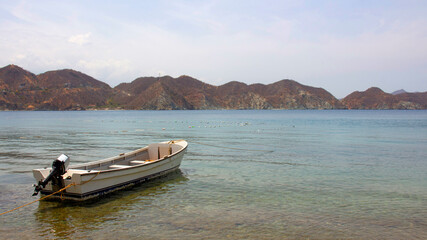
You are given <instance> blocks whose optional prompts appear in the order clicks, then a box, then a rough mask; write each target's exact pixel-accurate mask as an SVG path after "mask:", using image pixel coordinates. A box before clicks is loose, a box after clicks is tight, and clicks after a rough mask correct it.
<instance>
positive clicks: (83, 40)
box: [68, 32, 92, 46]
mask: <svg viewBox="0 0 427 240" xmlns="http://www.w3.org/2000/svg"><path fill="white" fill-rule="evenodd" d="M91 35H92V33H90V32H88V33H85V34H77V35H74V36H71V37H70V38H68V42H70V43H74V44H77V45H79V46H82V45H84V44H87V43H89V42H90V36H91Z"/></svg>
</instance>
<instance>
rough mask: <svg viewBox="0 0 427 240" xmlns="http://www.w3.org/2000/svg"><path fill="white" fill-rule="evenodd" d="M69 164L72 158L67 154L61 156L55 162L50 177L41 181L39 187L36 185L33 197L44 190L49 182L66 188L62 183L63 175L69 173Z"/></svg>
mask: <svg viewBox="0 0 427 240" xmlns="http://www.w3.org/2000/svg"><path fill="white" fill-rule="evenodd" d="M69 163H70V158H69V157H68V156H67V155H65V154H61V156H59V157H58V158H57V159H56V160H55V161H53V163H52V171H51V172H50V174H49V176H47V178H45V179H44V181H43V182H42V181H39V183H38V184H37V185H34V186H35V189H34V193H33V196H36V195H37V194H38V193H39V192H40V191H41V190H42V189H43V188H45V187H46V185H47V184H48V183H49V181H52V185H55V186H59V187H60V188H63V187H64V186H63V183H62V175H64V174H65V173H66V172H67V168H68V164H69Z"/></svg>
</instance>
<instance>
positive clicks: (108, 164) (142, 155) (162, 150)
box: [64, 141, 185, 177]
mask: <svg viewBox="0 0 427 240" xmlns="http://www.w3.org/2000/svg"><path fill="white" fill-rule="evenodd" d="M184 147H185V145H183V144H175V143H174V142H172V141H171V142H163V143H152V144H150V145H148V146H147V147H144V148H141V149H138V150H135V151H132V152H129V153H122V154H120V155H119V156H116V157H112V158H107V159H103V160H99V161H95V162H90V163H85V164H79V165H74V166H70V167H69V169H68V170H67V173H66V174H64V177H67V176H71V175H72V174H73V173H77V172H81V173H82V172H92V171H94V172H95V171H106V170H118V169H124V168H130V167H133V166H139V165H145V164H150V163H154V162H157V161H160V160H162V159H164V158H166V157H169V156H170V155H173V154H175V153H177V152H179V151H180V150H182V149H183V148H184Z"/></svg>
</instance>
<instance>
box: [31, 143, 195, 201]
mask: <svg viewBox="0 0 427 240" xmlns="http://www.w3.org/2000/svg"><path fill="white" fill-rule="evenodd" d="M187 146H188V143H187V142H186V141H185V140H175V141H169V142H160V143H153V144H150V145H148V146H146V147H143V148H140V149H137V150H135V151H132V152H129V153H122V154H120V155H119V156H115V157H111V158H107V159H103V160H99V161H94V162H88V163H84V164H78V165H71V166H69V167H68V164H69V160H70V159H69V157H68V156H67V155H64V154H63V155H61V156H60V157H59V158H58V159H56V160H55V161H54V162H53V164H52V168H44V169H34V170H33V175H34V178H35V179H36V180H37V182H38V184H37V185H35V190H34V194H33V195H37V194H38V192H40V193H41V194H42V195H45V196H47V195H51V196H49V198H60V199H69V200H76V201H84V200H87V199H91V198H94V197H98V196H102V195H105V194H108V193H111V192H113V191H117V190H120V189H123V188H126V187H129V186H132V185H135V184H138V183H142V182H145V181H147V180H150V179H153V178H156V177H160V176H162V175H165V174H167V173H170V172H172V171H174V170H176V169H178V168H179V166H180V164H181V161H182V158H183V156H184V153H185V151H186V149H187Z"/></svg>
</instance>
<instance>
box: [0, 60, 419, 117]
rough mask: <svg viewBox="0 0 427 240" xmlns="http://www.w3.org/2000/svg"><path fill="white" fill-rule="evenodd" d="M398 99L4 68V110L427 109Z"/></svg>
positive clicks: (294, 86)
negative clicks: (114, 82) (112, 80)
mask: <svg viewBox="0 0 427 240" xmlns="http://www.w3.org/2000/svg"><path fill="white" fill-rule="evenodd" d="M394 94H395V95H393V94H388V93H385V92H383V91H382V90H381V89H379V88H370V89H368V90H366V91H364V92H353V93H352V94H350V95H348V96H347V97H345V98H344V99H343V100H342V101H339V100H338V99H336V98H335V97H334V96H333V95H332V94H330V93H329V92H327V91H326V90H324V89H322V88H315V87H310V86H305V85H302V84H300V83H298V82H296V81H293V80H281V81H278V82H275V83H272V84H268V85H264V84H251V85H247V84H245V83H241V82H235V81H233V82H229V83H226V84H224V85H221V86H213V85H210V84H206V83H203V82H201V81H199V80H197V79H194V78H192V77H189V76H181V77H178V78H172V77H169V76H164V77H159V78H154V77H142V78H137V79H135V80H134V81H132V82H130V83H122V84H120V85H118V86H116V87H115V88H111V87H110V86H109V85H108V84H106V83H103V82H101V81H98V80H96V79H94V78H92V77H90V76H88V75H86V74H84V73H81V72H78V71H74V70H70V69H64V70H57V71H49V72H46V73H43V74H40V75H35V74H33V73H31V72H28V71H26V70H24V69H22V68H20V67H18V66H16V65H9V66H6V67H4V68H0V110H83V109H106V108H110V109H111V108H112V109H155V110H157V109H162V110H163V109H427V92H424V93H407V92H405V91H400V92H396V93H394Z"/></svg>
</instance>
